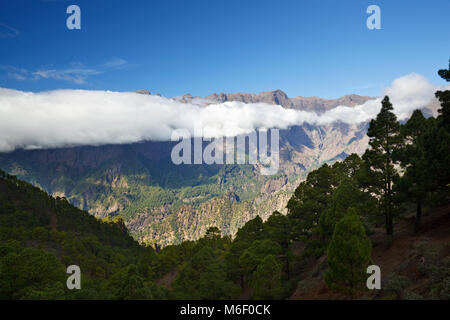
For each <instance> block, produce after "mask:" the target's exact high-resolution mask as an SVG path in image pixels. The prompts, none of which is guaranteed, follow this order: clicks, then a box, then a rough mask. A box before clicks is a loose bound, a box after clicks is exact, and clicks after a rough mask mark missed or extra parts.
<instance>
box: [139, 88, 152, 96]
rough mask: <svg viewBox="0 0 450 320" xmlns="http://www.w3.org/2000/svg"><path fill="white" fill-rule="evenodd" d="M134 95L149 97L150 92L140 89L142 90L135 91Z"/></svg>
mask: <svg viewBox="0 0 450 320" xmlns="http://www.w3.org/2000/svg"><path fill="white" fill-rule="evenodd" d="M135 92H136V93H140V94H146V95H150V91H148V90H146V89H142V90H136V91H135Z"/></svg>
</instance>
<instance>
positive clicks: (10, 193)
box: [0, 70, 450, 299]
mask: <svg viewBox="0 0 450 320" xmlns="http://www.w3.org/2000/svg"><path fill="white" fill-rule="evenodd" d="M449 72H450V70H441V71H439V74H440V75H441V76H442V77H443V78H444V79H446V80H447V81H449ZM436 96H437V97H438V99H439V100H440V102H441V109H440V110H439V115H438V117H437V118H428V119H426V118H425V117H424V116H423V114H422V113H421V112H420V111H415V112H414V113H413V115H412V116H411V118H410V119H409V120H408V121H407V122H406V123H404V124H400V123H399V122H398V121H397V119H396V116H395V115H394V113H393V112H392V110H393V106H392V104H391V103H390V100H389V97H385V98H384V99H383V101H382V108H381V111H380V112H379V114H378V116H377V117H376V119H373V120H372V121H371V122H370V126H369V129H368V137H369V145H370V148H369V149H368V150H367V151H366V152H365V153H364V154H363V156H362V157H360V156H358V155H357V154H351V155H349V156H348V157H346V159H345V160H343V161H341V162H336V163H334V164H333V165H329V164H323V165H322V166H320V167H319V168H318V169H316V170H313V171H312V172H310V173H309V174H308V176H307V177H306V180H304V181H303V182H301V183H300V185H299V186H298V187H297V188H296V190H295V192H294V194H293V196H292V197H291V198H290V200H289V201H288V203H287V210H288V213H287V215H283V214H281V213H279V212H273V213H272V214H271V215H270V217H269V218H268V219H267V220H266V221H263V220H262V219H261V218H260V217H259V216H257V217H256V218H254V219H252V220H250V221H248V222H247V223H246V224H245V225H244V226H243V227H242V228H240V229H239V230H238V231H237V233H236V236H235V237H234V238H232V237H231V236H229V235H225V236H224V235H222V234H221V231H220V230H219V228H217V227H210V228H209V229H208V230H207V232H206V234H204V235H203V237H201V238H200V239H199V240H196V241H184V242H182V243H181V244H179V245H169V246H166V247H164V248H163V249H162V250H160V249H159V248H158V247H156V248H155V249H154V248H152V247H151V246H146V244H145V243H143V244H139V243H137V242H136V241H134V240H133V239H132V238H131V237H130V236H129V235H128V231H127V229H126V228H125V226H124V223H123V220H122V219H121V217H120V216H117V217H115V218H114V219H112V220H111V219H110V218H106V219H104V220H102V221H100V220H97V219H96V218H95V217H93V216H91V215H89V214H88V213H87V212H85V211H81V210H79V209H77V208H75V207H73V206H72V205H70V204H69V203H68V202H67V201H66V200H65V199H64V198H53V197H51V196H49V195H48V194H46V193H45V192H43V191H41V190H40V189H38V188H36V187H33V186H32V185H30V184H28V183H26V182H23V181H20V180H18V179H17V178H15V177H13V176H10V175H7V174H5V173H4V172H1V173H0V230H1V232H0V237H1V238H0V240H1V242H0V298H3V299H165V298H167V299H171V298H173V299H236V298H252V299H288V298H295V299H302V298H351V299H355V298H363V299H371V298H375V299H450V232H449V231H450V218H449V214H450V213H449V209H450V207H449V203H450V199H449V196H450V195H449V190H448V187H449V181H450V179H449V178H450V171H449V168H450V166H449V164H450V159H449V155H450V144H449V141H450V118H449V117H450V91H438V92H436ZM72 264H75V265H78V266H79V267H80V268H81V272H82V289H81V290H68V289H66V286H65V279H66V277H67V274H66V273H65V268H66V267H67V266H68V265H72ZM372 264H376V265H379V266H380V268H381V275H382V286H381V290H368V289H367V288H366V286H365V284H366V279H367V277H368V274H367V272H366V269H367V267H368V266H369V265H372Z"/></svg>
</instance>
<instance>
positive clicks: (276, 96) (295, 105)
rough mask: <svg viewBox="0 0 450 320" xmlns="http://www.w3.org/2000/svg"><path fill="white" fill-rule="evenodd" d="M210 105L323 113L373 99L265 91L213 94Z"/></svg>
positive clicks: (188, 99) (188, 97) (208, 98)
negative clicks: (271, 106)
mask: <svg viewBox="0 0 450 320" xmlns="http://www.w3.org/2000/svg"><path fill="white" fill-rule="evenodd" d="M199 98H200V97H193V96H192V95H190V94H187V95H184V96H182V97H179V98H177V100H179V101H182V102H191V101H193V100H194V99H199ZM200 99H205V101H208V102H209V103H223V102H227V101H239V102H243V103H267V104H274V105H280V106H283V107H284V108H287V109H296V110H305V111H313V112H316V113H323V112H325V111H327V110H330V109H332V108H335V107H337V106H340V105H345V106H348V107H354V106H356V105H359V104H363V103H364V102H366V101H367V100H370V99H373V98H372V97H367V96H359V95H356V94H349V95H345V96H343V97H340V98H338V99H322V98H319V97H301V96H299V97H294V98H289V97H288V96H287V94H286V93H284V92H283V91H281V90H279V89H277V90H274V91H264V92H260V93H257V94H256V93H219V94H217V93H213V94H211V95H209V96H206V97H204V98H200Z"/></svg>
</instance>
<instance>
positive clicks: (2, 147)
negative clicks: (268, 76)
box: [0, 74, 438, 151]
mask: <svg viewBox="0 0 450 320" xmlns="http://www.w3.org/2000/svg"><path fill="white" fill-rule="evenodd" d="M437 89H438V88H437V87H436V86H434V85H432V84H430V83H429V82H428V81H427V80H426V79H425V78H424V77H422V76H419V75H416V74H410V75H407V76H404V77H401V78H398V79H396V80H395V81H394V82H393V83H392V86H391V87H390V88H389V89H387V90H386V94H389V96H390V98H391V101H392V103H393V105H394V112H395V113H396V114H397V115H398V116H399V118H400V119H404V118H406V117H407V116H408V115H409V114H410V113H411V112H412V111H413V110H414V109H417V108H422V107H424V106H425V105H426V104H428V103H429V102H430V101H432V99H433V98H434V92H435V91H436V90H437ZM380 101H381V98H378V99H374V100H369V101H367V102H366V103H364V104H362V105H358V106H356V107H347V106H338V107H336V108H334V109H332V110H329V111H327V112H325V113H323V114H321V115H318V114H316V113H314V112H307V111H299V110H292V109H285V108H283V107H281V106H274V105H268V104H264V103H253V104H245V103H241V102H225V103H220V104H211V105H208V106H205V105H201V104H198V103H195V104H193V103H182V102H179V101H176V100H175V99H168V98H164V97H159V96H153V95H151V96H149V95H143V94H138V93H134V92H111V91H89V90H55V91H48V92H40V93H32V92H23V91H18V90H12V89H5V88H0V151H12V150H14V149H16V148H49V147H63V146H73V145H101V144H109V143H131V142H138V141H142V140H157V141H161V140H170V137H171V133H172V131H173V130H174V129H187V130H189V131H190V132H191V133H193V134H194V128H195V127H196V126H197V127H201V128H203V129H204V132H203V136H205V137H214V136H235V135H239V134H245V133H249V132H251V131H253V130H255V129H257V128H280V129H285V128H288V127H289V126H292V125H301V124H303V123H305V122H307V123H310V124H313V125H316V124H318V125H324V124H330V123H333V122H336V121H342V122H346V123H360V122H363V121H367V120H369V119H372V118H374V117H375V116H376V115H377V113H378V112H379V110H380V108H381V103H380Z"/></svg>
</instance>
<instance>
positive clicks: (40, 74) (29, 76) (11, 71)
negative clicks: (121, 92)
mask: <svg viewBox="0 0 450 320" xmlns="http://www.w3.org/2000/svg"><path fill="white" fill-rule="evenodd" d="M126 65H127V61H126V60H124V59H120V58H113V59H110V60H108V61H106V62H105V63H103V64H100V65H98V66H94V67H86V66H85V65H84V64H82V63H80V62H77V63H71V64H70V65H69V66H68V67H66V68H54V67H52V66H51V67H44V68H39V69H37V70H34V71H33V70H27V69H24V68H17V67H14V66H0V69H1V70H5V71H7V72H8V73H7V74H8V76H9V77H10V78H13V79H15V80H20V81H25V80H41V79H53V80H59V81H68V82H72V83H75V84H86V82H87V80H88V79H89V77H91V76H95V75H98V74H102V73H105V72H107V71H110V70H115V69H120V68H123V67H125V66H126Z"/></svg>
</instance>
